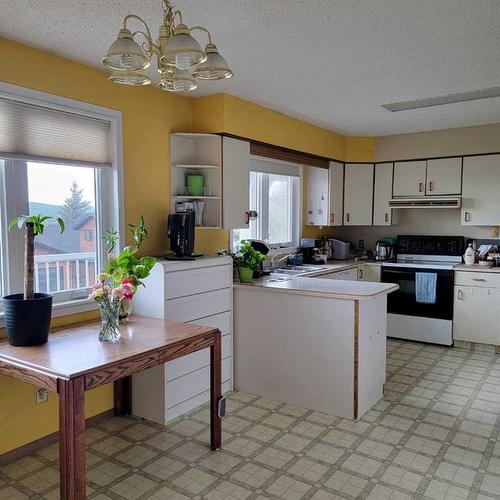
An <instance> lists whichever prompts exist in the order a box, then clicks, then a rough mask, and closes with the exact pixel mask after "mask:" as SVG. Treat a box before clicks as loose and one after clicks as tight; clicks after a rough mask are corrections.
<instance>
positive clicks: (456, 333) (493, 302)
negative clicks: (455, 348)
mask: <svg viewBox="0 0 500 500" xmlns="http://www.w3.org/2000/svg"><path fill="white" fill-rule="evenodd" d="M470 274H472V273H470ZM453 338H454V339H455V340H465V341H468V342H478V343H484V344H493V345H500V289H498V288H490V287H487V286H485V287H482V286H462V285H456V286H455V301H454V312H453Z"/></svg>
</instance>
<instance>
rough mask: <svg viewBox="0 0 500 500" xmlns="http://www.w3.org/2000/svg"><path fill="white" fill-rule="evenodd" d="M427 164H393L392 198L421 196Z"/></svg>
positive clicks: (424, 162)
mask: <svg viewBox="0 0 500 500" xmlns="http://www.w3.org/2000/svg"><path fill="white" fill-rule="evenodd" d="M426 168H427V162H426V161H425V160H424V161H397V162H395V163H394V188H393V195H394V196H423V195H424V194H425V176H426Z"/></svg>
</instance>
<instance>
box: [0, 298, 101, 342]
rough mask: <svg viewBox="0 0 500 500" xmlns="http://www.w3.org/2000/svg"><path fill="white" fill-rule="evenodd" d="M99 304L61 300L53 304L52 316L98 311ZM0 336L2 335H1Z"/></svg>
mask: <svg viewBox="0 0 500 500" xmlns="http://www.w3.org/2000/svg"><path fill="white" fill-rule="evenodd" d="M96 310H97V305H96V304H95V302H91V301H90V300H88V299H80V300H71V301H68V302H59V303H57V304H54V305H53V306H52V317H53V318H60V317H62V316H69V315H71V314H78V313H82V312H88V311H96ZM0 328H5V318H4V313H3V312H1V313H0ZM0 338H2V337H1V335H0Z"/></svg>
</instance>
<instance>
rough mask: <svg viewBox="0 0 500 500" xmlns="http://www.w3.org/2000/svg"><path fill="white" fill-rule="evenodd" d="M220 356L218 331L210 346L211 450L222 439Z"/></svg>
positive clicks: (219, 444) (217, 446)
mask: <svg viewBox="0 0 500 500" xmlns="http://www.w3.org/2000/svg"><path fill="white" fill-rule="evenodd" d="M221 357H222V356H221V334H220V331H218V332H217V334H216V335H215V338H214V344H213V346H212V347H210V447H211V448H212V450H217V449H219V448H220V447H221V439H222V425H221V418H220V417H219V400H220V398H221V397H222V387H221Z"/></svg>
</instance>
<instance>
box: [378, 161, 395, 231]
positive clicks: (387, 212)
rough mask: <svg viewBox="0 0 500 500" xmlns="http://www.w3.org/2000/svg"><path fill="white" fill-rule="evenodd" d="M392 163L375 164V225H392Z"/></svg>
mask: <svg viewBox="0 0 500 500" xmlns="http://www.w3.org/2000/svg"><path fill="white" fill-rule="evenodd" d="M392 171H393V164H392V163H378V164H377V165H375V186H374V189H373V225H374V226H390V225H391V223H392V209H391V208H389V200H390V199H391V198H392Z"/></svg>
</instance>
